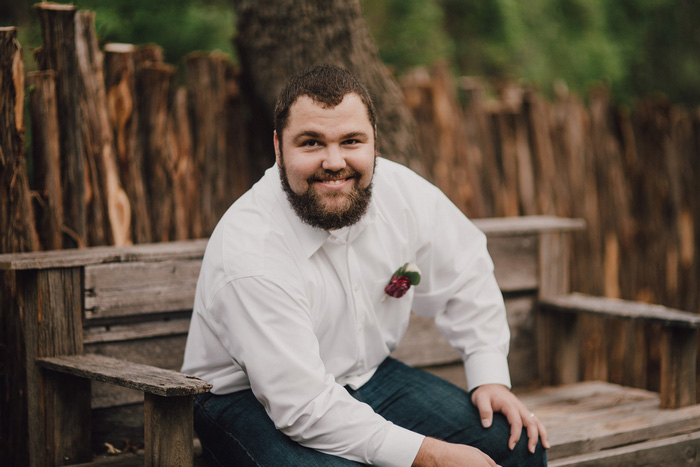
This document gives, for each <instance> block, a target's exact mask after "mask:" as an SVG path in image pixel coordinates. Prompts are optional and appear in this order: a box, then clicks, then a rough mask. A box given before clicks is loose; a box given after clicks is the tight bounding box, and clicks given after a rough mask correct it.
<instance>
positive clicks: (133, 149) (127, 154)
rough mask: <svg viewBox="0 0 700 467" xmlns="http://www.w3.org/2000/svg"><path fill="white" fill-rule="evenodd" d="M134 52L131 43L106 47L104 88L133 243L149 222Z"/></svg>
mask: <svg viewBox="0 0 700 467" xmlns="http://www.w3.org/2000/svg"><path fill="white" fill-rule="evenodd" d="M135 51H136V48H135V47H134V46H133V45H130V44H107V45H106V46H105V87H106V90H107V106H108V109H109V116H110V123H111V125H112V131H113V134H114V140H115V143H116V144H115V147H116V154H117V163H118V166H119V173H120V175H121V180H122V183H123V184H124V189H125V191H126V193H127V195H128V197H129V201H130V205H131V235H132V238H133V240H134V242H136V243H148V242H150V241H151V221H150V218H149V217H148V198H147V197H146V187H145V185H144V180H143V174H144V170H143V151H142V150H141V145H140V144H139V139H138V128H139V119H138V112H137V109H136V104H137V103H136V69H135V63H134V55H135Z"/></svg>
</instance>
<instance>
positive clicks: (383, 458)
mask: <svg viewBox="0 0 700 467" xmlns="http://www.w3.org/2000/svg"><path fill="white" fill-rule="evenodd" d="M424 438H425V436H423V435H421V434H418V433H416V432H413V431H410V430H407V429H405V428H401V427H400V426H397V425H391V427H390V428H389V432H388V433H387V435H386V438H384V442H383V443H382V446H381V447H380V448H379V452H378V453H377V457H376V458H375V459H374V461H373V462H372V465H378V466H381V467H410V466H411V464H413V461H414V460H415V459H416V455H418V450H419V449H420V446H421V444H423V439H424Z"/></svg>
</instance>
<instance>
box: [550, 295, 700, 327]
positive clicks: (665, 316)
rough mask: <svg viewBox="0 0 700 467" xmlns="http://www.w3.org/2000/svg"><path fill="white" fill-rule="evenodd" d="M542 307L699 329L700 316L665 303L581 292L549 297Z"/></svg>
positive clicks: (564, 311) (565, 311)
mask: <svg viewBox="0 0 700 467" xmlns="http://www.w3.org/2000/svg"><path fill="white" fill-rule="evenodd" d="M539 305H540V308H541V309H547V310H553V311H554V310H555V311H559V312H563V313H586V314H591V315H596V316H600V317H604V318H618V319H628V320H641V321H647V322H650V323H659V324H661V325H663V326H671V327H681V328H688V329H697V328H698V327H700V315H697V314H694V313H689V312H687V311H680V310H675V309H673V308H667V307H665V306H661V305H651V304H648V303H642V302H632V301H629V300H619V299H614V298H604V297H593V296H590V295H584V294H580V293H572V294H566V295H556V296H553V297H546V298H543V299H541V300H540V302H539Z"/></svg>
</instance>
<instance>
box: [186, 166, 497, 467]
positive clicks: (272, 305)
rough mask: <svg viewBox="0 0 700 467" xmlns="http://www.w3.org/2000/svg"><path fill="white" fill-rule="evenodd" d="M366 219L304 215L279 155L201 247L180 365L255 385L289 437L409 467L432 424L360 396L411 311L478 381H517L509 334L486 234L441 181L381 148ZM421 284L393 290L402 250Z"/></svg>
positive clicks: (220, 385)
mask: <svg viewBox="0 0 700 467" xmlns="http://www.w3.org/2000/svg"><path fill="white" fill-rule="evenodd" d="M373 183H374V186H373V194H372V201H371V202H370V205H369V207H368V211H367V213H366V214H365V216H364V217H363V218H362V219H361V220H360V221H359V222H358V223H356V224H354V225H352V226H349V227H345V228H343V229H339V230H336V231H331V232H328V231H325V230H322V229H318V228H314V227H311V226H309V225H307V224H305V223H303V222H302V221H301V220H300V219H299V218H298V217H297V215H296V214H295V212H294V210H293V209H292V207H291V206H290V204H289V202H288V201H287V198H286V195H285V193H284V191H283V190H282V187H281V184H280V177H279V173H278V169H277V167H276V166H274V167H272V168H270V169H269V170H267V172H266V173H265V175H264V177H263V178H262V179H261V180H260V181H259V182H258V183H256V184H255V186H253V188H251V190H249V191H248V192H247V193H246V194H245V195H243V196H242V197H241V198H240V199H239V200H238V201H236V202H235V203H234V204H233V205H232V206H231V207H230V208H229V210H228V211H227V212H226V213H225V214H224V216H223V217H222V219H221V220H220V222H219V224H218V226H217V227H216V229H215V230H214V232H213V234H212V236H211V238H210V240H209V244H208V246H207V249H206V253H205V255H204V260H203V263H202V270H201V273H200V277H199V281H198V284H197V292H196V297H195V303H194V311H193V314H192V321H191V326H190V333H189V336H188V340H187V347H186V350H185V359H184V365H183V367H182V371H183V372H184V373H188V374H193V375H196V376H199V377H201V378H203V379H205V380H206V381H208V382H209V383H211V384H212V385H213V388H212V392H213V393H215V394H226V393H230V392H234V391H238V390H242V389H247V388H251V389H252V390H253V393H254V394H255V396H256V397H257V399H258V400H259V401H260V402H261V403H262V404H263V405H264V407H265V409H266V411H267V413H268V414H269V416H270V418H271V419H272V420H273V422H274V423H275V426H276V427H277V428H278V429H279V430H281V431H282V432H283V433H285V434H286V435H288V436H289V437H290V438H292V439H293V440H295V441H297V442H299V443H301V444H303V445H305V446H307V447H310V448H313V449H317V450H319V451H322V452H326V453H329V454H334V455H338V456H342V457H345V458H348V459H351V460H354V461H359V462H363V463H367V464H374V465H385V466H408V465H411V463H412V462H413V460H414V458H415V456H416V453H417V452H418V449H419V448H420V445H421V443H422V440H423V436H422V435H419V434H417V433H414V432H411V431H409V430H406V429H404V428H401V427H398V426H396V425H394V424H392V423H391V422H388V421H387V420H385V419H384V418H383V417H381V416H379V415H377V414H376V413H375V412H374V411H373V410H372V409H371V408H370V407H369V406H368V405H366V404H364V403H362V402H359V401H357V400H355V399H354V398H353V397H351V396H350V395H349V394H348V392H347V391H346V390H345V389H344V387H343V386H345V385H349V386H350V387H352V388H358V387H360V386H361V385H362V384H364V383H365V382H367V381H368V380H369V378H370V377H371V376H372V375H373V374H374V371H375V370H376V368H377V367H378V366H379V364H380V363H381V362H382V361H383V360H384V359H385V358H386V357H387V356H388V355H389V353H390V352H391V351H392V350H393V349H394V348H395V347H396V346H397V345H398V343H399V341H400V340H401V338H402V336H403V335H404V333H405V331H406V328H407V326H408V322H409V316H410V312H411V310H413V312H414V313H416V314H418V315H421V316H429V317H434V318H435V322H436V324H437V326H438V328H439V329H440V331H441V332H442V333H443V334H444V335H445V336H446V337H447V339H448V340H449V342H450V343H451V344H452V345H453V346H454V347H455V348H456V349H457V350H458V351H459V352H460V353H461V355H462V358H463V360H464V365H465V369H466V375H467V381H468V386H469V388H470V389H471V388H475V387H477V386H480V385H482V384H486V383H500V384H504V385H506V386H508V387H510V378H509V373H508V364H507V361H506V356H507V353H508V344H509V339H510V334H509V330H508V326H507V323H506V314H505V307H504V304H503V298H502V295H501V292H500V290H499V288H498V286H497V284H496V280H495V278H494V276H493V264H492V262H491V259H490V257H489V255H488V253H487V251H486V238H485V236H484V235H483V233H481V232H480V231H479V230H478V229H477V228H476V227H475V226H474V225H473V224H472V223H471V222H470V221H469V220H468V219H467V218H466V217H465V216H464V215H463V214H462V213H461V212H460V211H459V210H458V209H457V208H456V207H455V206H454V204H452V203H451V202H450V201H449V200H448V199H447V197H446V196H445V195H444V194H443V193H442V192H441V191H440V190H439V189H437V188H436V187H435V186H433V185H431V184H430V183H428V182H427V181H425V180H424V179H422V178H421V177H419V176H418V175H416V174H415V173H413V172H412V171H410V170H409V169H407V168H405V167H403V166H401V165H399V164H396V163H394V162H390V161H388V160H386V159H382V158H379V160H378V161H377V167H376V171H375V175H374V182H373ZM407 262H408V263H415V264H416V265H418V267H419V268H420V270H421V273H422V279H421V282H420V284H419V285H417V286H414V287H411V288H410V289H409V291H408V293H406V295H404V296H403V297H401V298H393V297H387V298H386V299H384V300H382V298H383V297H384V287H385V286H386V284H387V283H388V281H389V279H390V278H391V275H392V273H393V272H394V271H396V270H397V269H398V268H399V267H400V266H402V265H403V264H404V263H407Z"/></svg>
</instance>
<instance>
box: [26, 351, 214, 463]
mask: <svg viewBox="0 0 700 467" xmlns="http://www.w3.org/2000/svg"><path fill="white" fill-rule="evenodd" d="M36 363H37V365H38V366H40V367H42V368H45V369H47V370H49V371H50V372H54V375H56V374H58V376H57V379H56V382H55V383H54V384H49V385H48V386H47V389H46V391H47V396H46V397H48V398H50V400H51V401H53V403H54V404H55V405H56V406H57V407H59V408H60V409H61V410H58V413H66V412H70V413H71V414H72V415H73V416H67V417H63V416H60V417H58V418H59V420H63V421H64V422H65V423H64V424H63V425H62V424H61V423H60V422H59V423H58V424H57V426H58V427H59V428H60V429H59V430H58V432H59V433H60V434H61V435H62V436H64V435H65V436H67V438H66V439H67V441H66V442H70V441H71V438H70V436H68V435H70V434H72V433H73V432H76V430H75V429H74V426H73V425H76V424H77V425H80V426H82V425H83V424H84V421H85V420H84V419H82V418H81V417H76V416H75V413H83V412H84V410H87V412H89V410H90V398H89V397H87V398H86V399H85V400H82V399H83V398H78V399H81V400H78V401H77V402H76V401H75V399H76V398H75V397H74V395H72V394H71V393H70V389H69V388H67V387H66V386H71V387H74V386H76V384H74V383H75V381H76V380H77V381H85V383H86V384H87V385H88V395H89V382H88V381H86V380H93V381H102V382H106V383H111V384H116V385H118V386H123V387H127V388H132V389H138V390H140V391H143V393H144V401H143V402H144V406H143V407H144V410H143V412H144V444H145V449H144V455H145V464H146V465H193V452H192V439H193V438H194V427H193V410H192V407H193V400H194V395H195V394H201V393H204V392H207V391H209V389H211V385H210V384H209V383H207V382H206V381H203V380H201V379H199V378H197V377H195V376H188V375H184V374H182V373H178V372H177V371H171V370H164V369H162V368H157V367H153V366H150V365H142V364H139V363H133V362H127V361H124V360H119V359H116V358H111V357H105V356H103V355H95V354H88V355H64V356H60V357H51V358H39V359H37V360H36ZM55 372H57V373H55ZM61 374H68V375H70V376H68V377H67V378H72V379H73V380H74V381H72V382H71V383H73V384H65V382H61V381H60V378H61V377H64V378H65V376H64V375H61ZM51 390H53V392H52V393H51V394H50V395H49V394H48V391H51ZM76 404H78V407H77V410H75V409H76ZM71 424H72V425H71ZM88 435H89V430H88Z"/></svg>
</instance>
